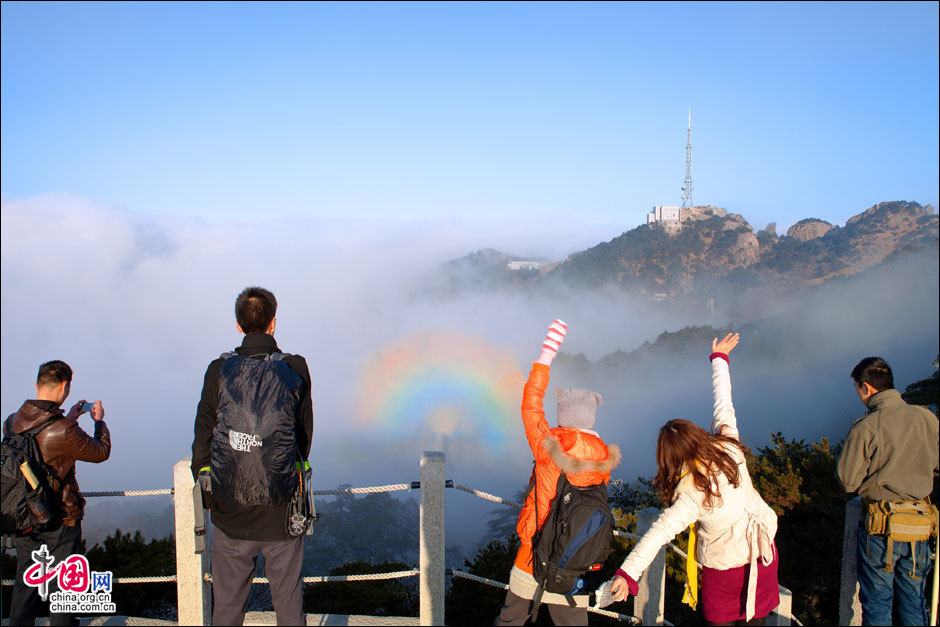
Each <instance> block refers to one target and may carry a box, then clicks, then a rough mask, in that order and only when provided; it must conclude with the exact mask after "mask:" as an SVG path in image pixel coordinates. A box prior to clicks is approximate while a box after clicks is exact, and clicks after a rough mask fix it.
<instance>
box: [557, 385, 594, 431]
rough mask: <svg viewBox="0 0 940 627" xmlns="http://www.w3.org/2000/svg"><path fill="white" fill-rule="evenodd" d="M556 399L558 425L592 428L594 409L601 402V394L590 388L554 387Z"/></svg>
mask: <svg viewBox="0 0 940 627" xmlns="http://www.w3.org/2000/svg"><path fill="white" fill-rule="evenodd" d="M555 400H557V401H558V426H559V427H570V428H573V429H593V428H594V410H596V409H597V407H598V406H599V405H600V404H601V395H600V394H598V393H597V392H592V391H591V390H572V389H570V388H555Z"/></svg>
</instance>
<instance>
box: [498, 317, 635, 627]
mask: <svg viewBox="0 0 940 627" xmlns="http://www.w3.org/2000/svg"><path fill="white" fill-rule="evenodd" d="M567 330H568V327H567V325H566V324H565V323H564V322H562V321H561V320H555V321H554V322H552V324H551V326H550V327H549V328H548V334H547V335H546V336H545V341H544V342H543V344H542V354H541V356H540V357H539V358H538V360H536V362H535V363H534V364H532V371H531V372H530V373H529V379H528V381H526V384H525V388H524V390H523V393H522V424H523V427H524V428H525V435H526V439H527V440H528V441H529V447H530V448H531V449H532V454H533V455H534V456H535V469H534V470H533V480H534V487H533V489H531V490H529V492H528V494H527V496H526V499H525V503H524V505H523V507H522V512H521V513H520V514H519V522H518V523H517V524H516V531H517V533H518V534H519V541H520V546H519V552H518V553H516V559H515V564H514V565H513V568H512V571H511V573H510V575H509V591H508V592H507V593H506V602H505V605H504V606H503V609H502V611H501V612H500V615H499V616H498V617H497V618H496V620H494V621H493V624H494V625H523V624H525V622H526V621H527V620H528V619H529V617H530V615H531V614H532V599H533V598H534V597H535V593H536V591H537V588H538V584H537V583H536V580H535V578H534V577H533V576H532V537H533V536H534V535H535V532H536V531H537V530H538V529H539V528H541V526H542V524H543V523H544V522H545V519H546V518H547V517H548V512H549V507H550V504H551V501H552V499H553V498H554V497H555V490H556V487H557V485H558V478H559V475H560V474H561V473H562V472H564V473H565V474H566V475H567V477H568V481H569V482H570V483H571V484H572V485H574V486H579V487H584V486H589V485H596V484H599V483H607V482H608V481H610V471H611V469H612V468H614V467H615V466H616V465H617V464H619V463H620V449H619V448H618V447H617V446H615V445H610V446H608V445H606V444H605V443H604V441H603V440H601V438H600V436H599V435H598V434H597V433H596V432H595V431H593V427H594V412H595V409H596V408H597V406H598V405H600V404H601V395H600V394H598V393H597V392H592V391H591V390H571V389H566V388H558V389H556V390H555V398H556V399H557V401H558V426H557V427H555V428H549V426H548V422H547V421H546V420H545V412H544V411H543V410H542V399H543V398H544V397H545V390H546V389H547V388H548V374H549V371H550V369H551V363H552V360H553V359H554V358H555V355H557V354H558V348H559V347H560V346H561V343H562V342H563V341H564V339H565V334H566V333H567ZM536 498H537V499H538V503H539V507H538V518H539V520H538V521H536V519H535V516H536V508H535V502H536ZM584 600H585V603H584V604H579V606H578V607H571V606H570V605H569V604H568V598H567V597H565V596H563V595H560V594H552V593H548V592H545V593H543V595H542V597H541V603H546V604H548V608H549V613H550V614H551V616H552V620H553V621H554V623H555V624H556V625H587V605H586V600H587V597H584Z"/></svg>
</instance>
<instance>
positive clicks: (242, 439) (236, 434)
mask: <svg viewBox="0 0 940 627" xmlns="http://www.w3.org/2000/svg"><path fill="white" fill-rule="evenodd" d="M228 443H229V444H230V445H231V446H232V449H234V450H236V451H244V452H245V453H250V452H251V447H252V446H261V444H262V442H261V440H259V439H258V436H256V435H251V434H250V433H241V432H240V431H235V430H231V431H229V432H228Z"/></svg>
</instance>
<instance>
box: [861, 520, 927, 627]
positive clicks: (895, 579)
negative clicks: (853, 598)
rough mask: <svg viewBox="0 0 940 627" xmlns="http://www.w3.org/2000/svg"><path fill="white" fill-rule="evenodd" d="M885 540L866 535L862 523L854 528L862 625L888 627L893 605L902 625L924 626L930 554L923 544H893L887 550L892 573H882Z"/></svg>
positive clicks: (884, 557) (884, 561)
mask: <svg viewBox="0 0 940 627" xmlns="http://www.w3.org/2000/svg"><path fill="white" fill-rule="evenodd" d="M887 547H888V543H887V538H886V537H885V536H883V535H880V534H871V535H869V534H868V532H867V531H865V527H864V525H862V524H859V526H858V545H857V550H856V554H855V564H856V571H857V572H858V584H859V589H858V597H859V600H860V601H861V602H862V624H863V625H890V624H891V609H892V605H894V606H895V607H896V609H897V614H898V618H899V619H900V620H901V623H902V624H903V625H926V624H927V598H926V595H925V588H926V586H927V574H928V573H929V572H930V552H929V551H928V550H927V543H926V542H915V543H914V552H913V553H912V552H911V543H910V542H895V543H894V545H893V547H892V549H891V551H892V557H891V561H892V562H893V564H894V569H893V572H890V573H888V572H885V563H886V558H887Z"/></svg>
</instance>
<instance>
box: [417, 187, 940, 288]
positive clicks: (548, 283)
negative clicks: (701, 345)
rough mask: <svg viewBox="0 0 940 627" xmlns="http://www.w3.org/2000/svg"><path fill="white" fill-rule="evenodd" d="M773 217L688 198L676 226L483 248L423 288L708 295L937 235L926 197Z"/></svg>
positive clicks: (869, 259) (877, 254)
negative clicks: (572, 245) (790, 219)
mask: <svg viewBox="0 0 940 627" xmlns="http://www.w3.org/2000/svg"><path fill="white" fill-rule="evenodd" d="M775 231H776V229H775V225H768V227H767V228H766V229H764V230H762V231H760V232H758V233H755V232H754V228H753V227H752V226H751V225H750V224H749V223H748V222H747V220H745V219H744V217H742V216H741V215H738V214H735V213H727V212H726V211H725V210H724V209H721V208H718V207H710V206H709V207H695V208H693V209H691V210H689V212H688V214H687V217H684V219H683V221H682V224H681V227H680V228H678V229H677V228H667V227H664V226H663V225H661V224H653V225H650V226H648V225H641V226H639V227H637V228H635V229H632V230H630V231H627V232H625V233H623V234H621V235H620V236H618V237H615V238H614V239H612V240H610V241H609V242H602V243H600V244H597V245H596V246H593V247H591V248H589V249H587V250H584V251H580V252H576V253H572V254H571V255H570V256H569V257H568V258H567V259H565V260H564V261H562V262H559V263H554V264H545V265H543V266H541V267H540V268H538V269H518V270H511V269H509V268H508V267H507V264H508V262H509V261H511V260H517V259H520V258H519V257H514V256H512V255H509V254H506V253H501V252H498V251H495V250H491V249H487V250H481V251H478V252H475V253H472V254H470V255H467V256H465V257H462V258H460V259H456V260H454V261H451V262H449V263H447V264H444V265H443V266H442V267H440V268H438V269H437V270H436V271H435V272H434V273H433V274H431V275H430V276H429V277H428V278H427V279H426V280H425V282H424V285H423V286H422V289H421V291H423V292H425V293H427V292H431V293H436V294H438V295H455V294H459V293H465V292H467V291H493V290H496V291H498V290H501V289H506V288H511V289H521V288H525V289H530V290H535V291H538V290H541V289H557V288H560V287H565V288H576V289H578V288H580V289H588V290H595V289H597V288H599V287H601V286H607V285H615V286H617V287H619V288H621V289H622V290H624V291H625V292H630V293H639V294H646V295H652V294H656V293H660V294H665V295H666V297H667V298H670V299H674V298H681V297H686V296H695V297H696V298H698V297H700V296H705V297H708V296H711V295H712V294H713V293H714V292H715V291H716V290H720V288H721V287H728V288H732V289H733V290H735V291H737V292H740V291H742V290H745V291H746V290H752V289H754V288H757V289H766V288H774V287H778V286H788V287H797V288H798V287H801V286H808V285H817V284H819V283H822V282H824V281H827V280H829V279H832V278H834V277H837V276H848V275H852V274H856V273H858V272H860V271H862V270H865V269H866V268H870V267H873V266H875V265H877V264H878V263H880V262H882V261H884V260H885V259H886V258H888V257H889V256H891V255H893V254H896V253H898V252H900V251H903V250H910V249H914V248H918V247H920V246H923V245H925V244H929V243H931V242H935V241H937V239H938V217H937V215H935V214H934V213H933V208H932V207H930V206H929V205H928V206H927V207H923V206H921V205H920V204H918V203H916V202H906V201H896V202H885V203H880V204H877V205H875V206H873V207H871V208H869V209H867V210H866V211H864V212H862V213H860V214H858V215H856V216H854V217H852V218H850V219H849V220H848V221H847V222H846V225H845V226H844V227H838V226H834V225H832V224H830V223H829V222H826V221H825V220H821V219H818V218H807V219H805V220H801V221H800V222H797V223H796V224H794V225H793V226H792V227H790V229H789V230H788V231H787V235H784V236H778V235H777V234H776V232H775Z"/></svg>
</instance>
